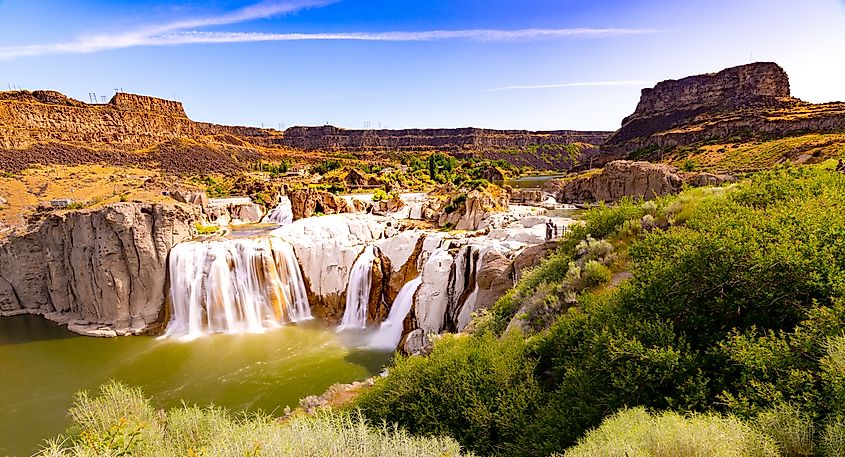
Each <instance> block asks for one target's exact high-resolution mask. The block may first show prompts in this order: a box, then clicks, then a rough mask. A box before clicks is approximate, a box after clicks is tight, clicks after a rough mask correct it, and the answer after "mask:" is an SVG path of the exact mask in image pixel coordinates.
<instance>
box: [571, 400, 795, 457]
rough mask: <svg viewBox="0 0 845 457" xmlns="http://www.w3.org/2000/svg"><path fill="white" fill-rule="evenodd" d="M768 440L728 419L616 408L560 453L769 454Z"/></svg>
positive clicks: (772, 452) (773, 451)
mask: <svg viewBox="0 0 845 457" xmlns="http://www.w3.org/2000/svg"><path fill="white" fill-rule="evenodd" d="M778 455H779V454H778V451H777V446H775V444H774V442H773V441H772V440H771V439H770V438H768V437H766V436H765V435H762V434H760V433H759V432H757V431H755V430H754V429H752V428H751V427H749V426H748V425H746V424H744V423H743V422H742V421H740V420H739V419H737V418H734V417H722V416H718V415H705V414H693V415H690V416H683V415H681V414H678V413H675V412H663V413H659V414H650V413H648V412H647V411H646V410H645V409H644V408H635V409H629V410H624V411H620V412H618V413H616V414H614V415H613V416H610V417H609V418H607V419H606V420H605V421H604V422H602V424H601V425H600V426H599V427H598V428H595V429H593V430H591V431H590V432H588V433H587V435H586V436H585V437H584V438H582V439H581V440H580V441H579V442H578V444H577V445H576V446H574V447H572V448H570V449H569V450H567V451H566V453H565V454H564V457H596V456H607V457H617V456H618V457H633V456H649V457H677V456H688V457H774V456H778Z"/></svg>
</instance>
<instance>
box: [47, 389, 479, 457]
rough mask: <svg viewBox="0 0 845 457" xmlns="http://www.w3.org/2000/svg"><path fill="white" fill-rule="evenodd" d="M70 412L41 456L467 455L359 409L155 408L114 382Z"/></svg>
mask: <svg viewBox="0 0 845 457" xmlns="http://www.w3.org/2000/svg"><path fill="white" fill-rule="evenodd" d="M70 414H71V418H72V419H73V422H74V425H73V426H72V427H71V429H70V430H69V432H68V436H67V437H58V438H55V439H53V440H51V441H49V442H48V443H47V444H46V446H45V447H44V449H43V450H42V451H41V452H40V453H39V454H37V455H38V457H89V456H90V457H93V456H109V457H117V456H130V455H131V456H138V457H145V456H156V457H170V456H173V457H176V456H180V457H181V456H215V457H217V456H220V457H227V456H232V457H234V456H237V457H244V456H291V457H292V456H320V457H347V456H349V457H377V456H388V457H425V456H438V457H442V456H460V455H470V454H462V453H461V449H460V446H459V445H458V444H457V443H456V442H455V441H454V440H452V439H450V438H446V437H434V438H420V437H414V436H411V435H410V434H408V433H407V432H406V431H404V430H402V429H400V428H398V427H396V426H395V425H387V424H381V425H377V426H372V425H370V424H368V423H367V422H366V421H365V420H364V419H363V418H362V417H361V416H360V415H357V414H339V413H332V412H326V413H321V414H318V415H317V416H299V417H294V418H292V419H290V420H288V421H286V422H284V423H280V422H279V421H278V420H277V419H275V418H272V417H270V416H266V415H261V414H251V415H240V416H237V417H235V416H232V415H231V414H230V413H229V412H228V411H226V410H225V409H223V408H219V407H213V406H211V407H206V408H200V407H197V406H188V405H183V406H182V407H180V408H175V409H172V410H170V411H167V412H165V411H159V410H156V409H155V408H153V406H152V405H151V404H150V402H149V400H147V399H146V398H144V397H143V394H142V393H141V391H140V390H139V389H136V388H130V387H127V386H125V385H123V384H120V383H116V382H111V383H109V384H106V385H104V386H103V387H102V388H101V390H100V395H99V396H97V397H93V398H92V397H90V396H89V395H88V394H87V393H80V394H78V395H77V397H76V402H75V404H74V406H73V407H72V408H71V411H70Z"/></svg>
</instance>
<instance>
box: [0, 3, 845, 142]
mask: <svg viewBox="0 0 845 457" xmlns="http://www.w3.org/2000/svg"><path fill="white" fill-rule="evenodd" d="M843 57H845V2H843V0H805V1H802V2H797V1H781V0H748V1H742V0H710V1H703V0H702V1H699V0H691V1H667V0H653V1H642V0H628V1H622V0H618V1H589V0H521V1H516V0H510V1H506V0H456V1H449V2H440V1H433V0H369V1H366V0H338V1H334V2H333V1H330V0H281V1H277V0H265V1H261V0H239V1H233V0H212V1H194V0H190V1H186V0H182V1H180V0H176V1H153V0H142V1H131V2H130V1H103V0H88V1H74V2H68V1H66V0H0V87H2V88H3V89H7V88H8V87H9V86H10V85H12V86H19V87H21V88H24V89H30V90H34V89H54V90H59V91H61V92H63V93H65V94H67V95H69V96H71V97H74V98H77V99H81V100H85V101H87V100H88V93H89V92H95V93H97V94H100V95H106V96H109V97H110V96H111V95H112V94H113V93H114V89H116V88H122V89H123V90H125V91H127V92H134V93H141V94H147V95H153V96H158V97H163V98H173V99H178V100H180V101H182V102H184V104H185V108H186V110H187V112H188V115H189V116H191V118H193V119H195V120H201V121H209V122H217V123H224V124H238V125H255V126H259V125H262V124H263V125H264V126H266V127H278V126H280V125H284V126H288V127H289V126H292V125H321V124H325V123H331V124H334V125H338V126H342V127H348V128H362V127H365V126H366V125H369V126H371V127H378V126H382V127H389V128H406V127H463V126H477V127H489V128H519V129H536V130H541V129H581V130H587V129H595V130H614V129H616V128H618V126H619V124H620V122H621V120H622V117H624V116H626V115H628V114H630V113H631V112H632V111H633V109H634V107H635V106H636V103H637V100H638V98H639V92H640V89H641V88H643V87H649V86H652V85H653V84H654V82H656V81H659V80H663V79H668V78H679V77H683V76H686V75H691V74H699V73H705V72H711V71H717V70H720V69H722V68H725V67H729V66H733V65H739V64H743V63H748V62H749V61H752V60H754V61H775V62H778V63H779V64H781V65H782V66H783V67H784V68H785V69H786V71H787V72H788V73H789V75H790V77H791V84H792V89H793V94H794V95H795V96H798V97H800V98H802V99H805V100H808V101H813V102H823V101H834V100H845V83H844V82H843V81H845V58H843Z"/></svg>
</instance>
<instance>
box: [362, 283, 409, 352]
mask: <svg viewBox="0 0 845 457" xmlns="http://www.w3.org/2000/svg"><path fill="white" fill-rule="evenodd" d="M420 284H422V278H421V277H417V278H416V279H412V280H411V281H408V283H407V284H405V285H404V286H402V289H400V290H399V294H398V295H397V296H396V300H394V301H393V305H392V306H391V307H390V314H388V316H387V320H386V321H384V322H382V323H381V326H380V327H379V329H378V330H377V331H376V333H375V334H373V335H372V336H371V339H370V347H373V348H378V349H389V350H391V351H392V350H394V349H396V346H398V345H399V341H400V340H401V339H402V331H403V330H404V326H403V322H404V321H405V318H406V317H407V316H408V313H410V312H411V306H413V304H414V294H415V293H416V292H417V289H419V287H420Z"/></svg>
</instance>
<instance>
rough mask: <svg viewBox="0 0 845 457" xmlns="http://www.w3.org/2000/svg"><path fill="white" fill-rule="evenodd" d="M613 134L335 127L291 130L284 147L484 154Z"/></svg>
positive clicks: (596, 141)
mask: <svg viewBox="0 0 845 457" xmlns="http://www.w3.org/2000/svg"><path fill="white" fill-rule="evenodd" d="M609 133H610V132H600V131H583V132H582V131H575V130H554V131H547V132H531V131H527V130H491V129H479V128H458V129H404V130H386V129H381V130H352V129H342V128H338V127H334V126H331V125H326V126H322V127H291V128H289V129H287V130H285V136H284V140H283V141H284V144H285V146H288V147H290V148H293V149H300V150H306V151H308V150H321V151H325V150H340V151H368V150H369V151H377V150H391V151H403V150H404V151H427V150H437V151H453V152H461V151H484V150H503V149H525V148H528V147H529V146H537V145H543V144H550V145H551V144H571V143H587V144H601V143H602V142H604V140H605V139H606V138H607V136H608V135H609Z"/></svg>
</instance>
